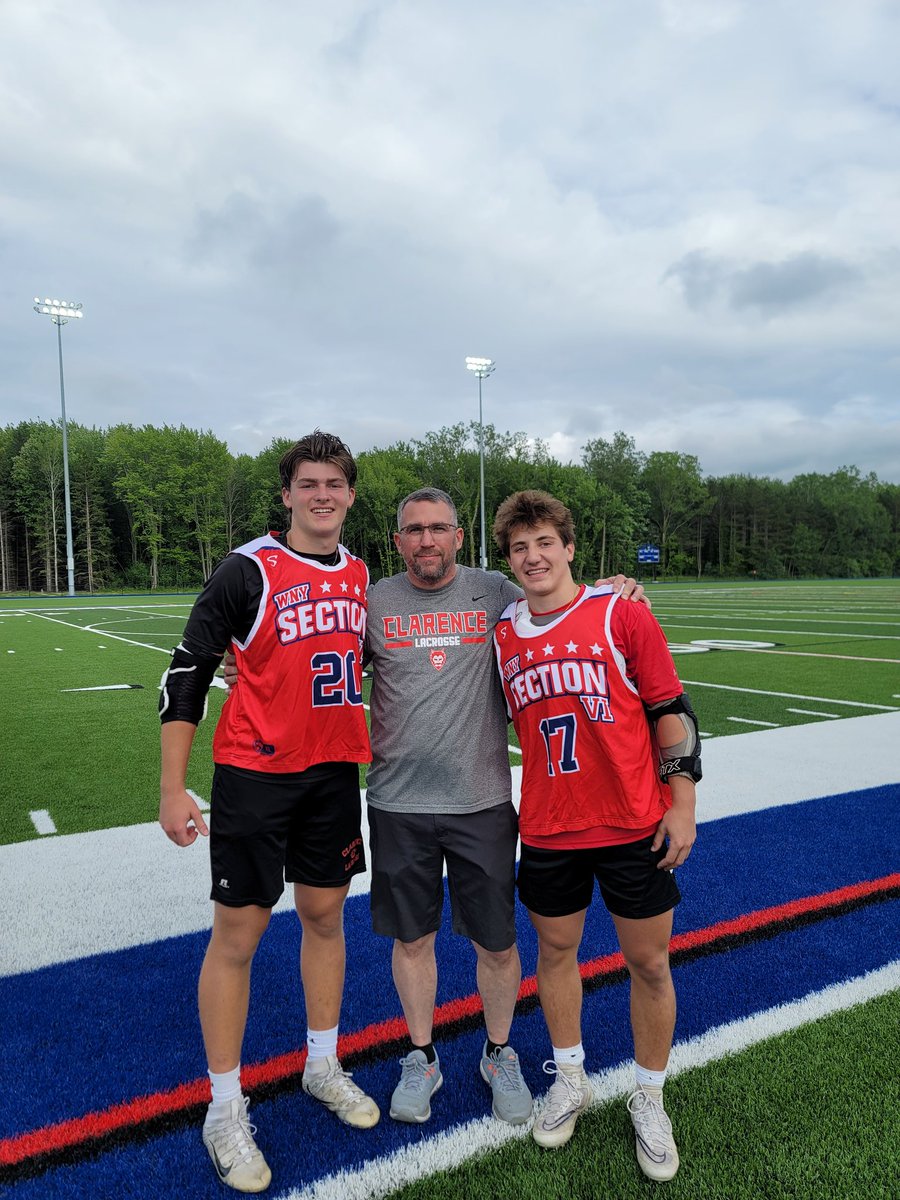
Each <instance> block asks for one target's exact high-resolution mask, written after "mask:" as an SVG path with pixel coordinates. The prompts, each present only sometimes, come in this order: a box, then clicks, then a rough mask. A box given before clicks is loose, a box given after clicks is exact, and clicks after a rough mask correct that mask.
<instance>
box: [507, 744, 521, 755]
mask: <svg viewBox="0 0 900 1200" xmlns="http://www.w3.org/2000/svg"><path fill="white" fill-rule="evenodd" d="M506 748H507V750H509V752H510V753H511V754H521V753H522V747H521V746H507V747H506Z"/></svg>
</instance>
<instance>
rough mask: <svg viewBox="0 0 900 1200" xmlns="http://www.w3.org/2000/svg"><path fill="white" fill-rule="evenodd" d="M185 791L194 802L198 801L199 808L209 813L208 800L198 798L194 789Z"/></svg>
mask: <svg viewBox="0 0 900 1200" xmlns="http://www.w3.org/2000/svg"><path fill="white" fill-rule="evenodd" d="M184 790H185V791H186V792H187V794H188V795H189V796H190V798H191V799H192V800H194V801H196V804H197V807H198V808H202V809H203V811H204V812H209V802H208V801H207V800H204V799H203V797H202V796H198V795H197V793H196V792H195V791H194V789H193V788H185V789H184Z"/></svg>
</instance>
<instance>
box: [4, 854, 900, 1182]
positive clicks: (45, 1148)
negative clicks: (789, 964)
mask: <svg viewBox="0 0 900 1200" xmlns="http://www.w3.org/2000/svg"><path fill="white" fill-rule="evenodd" d="M896 888H900V872H898V873H896V874H893V875H885V876H883V878H881V879H871V880H866V881H864V882H862V883H854V884H850V885H849V886H848V887H842V888H837V889H835V890H834V891H831V892H823V893H821V894H820V895H816V896H804V897H801V898H800V899H799V900H791V901H789V902H788V903H787V904H777V905H774V906H773V907H771V908H761V909H757V910H756V911H755V912H751V913H745V914H744V915H743V916H740V917H734V918H732V919H731V920H728V921H719V922H717V923H716V924H715V925H708V926H707V927H706V928H705V929H694V930H689V931H688V932H687V933H679V934H676V935H675V936H674V937H673V938H672V941H671V943H670V950H671V952H672V953H673V954H675V953H677V952H678V951H682V950H694V949H697V948H698V947H701V946H709V945H712V944H714V943H716V942H718V941H724V940H726V939H728V938H731V937H735V936H738V935H740V934H744V933H750V932H753V931H754V930H759V929H764V928H766V927H769V928H777V927H778V926H779V925H784V924H786V923H787V922H789V921H791V920H794V919H796V918H797V917H801V916H806V915H809V914H810V913H817V912H823V911H825V910H827V909H830V908H836V907H839V906H840V905H842V904H847V903H852V902H853V901H856V900H863V899H866V898H867V897H870V896H876V895H878V894H879V893H884V892H889V891H891V890H892V889H896ZM624 968H625V960H624V958H623V957H622V955H621V953H620V952H618V951H617V952H616V953H614V954H605V955H603V957H602V958H595V959H591V960H590V961H589V962H585V963H582V964H581V966H580V971H581V975H582V977H583V978H584V979H597V978H599V977H601V976H603V975H611V974H614V973H615V972H616V971H621V970H624ZM536 994H537V980H536V978H535V976H534V975H530V976H528V978H527V979H523V980H522V986H521V988H520V989H519V999H520V1000H522V999H528V998H530V997H533V996H535V995H536ZM479 1012H481V997H480V996H479V995H478V994H477V993H473V994H472V995H470V996H462V997H460V998H459V999H456V1000H448V1001H447V1002H446V1003H445V1004H441V1005H439V1006H438V1007H437V1008H436V1009H435V1014H434V1028H435V1030H436V1031H439V1030H441V1029H442V1028H445V1027H446V1026H448V1025H452V1024H454V1023H455V1022H457V1021H461V1020H465V1019H466V1018H468V1017H472V1016H475V1015H476V1014H478V1013H479ZM405 1037H406V1022H405V1021H404V1020H403V1018H402V1017H391V1018H390V1019H389V1020H387V1021H379V1022H377V1023H375V1024H372V1025H367V1026H366V1027H365V1028H364V1029H360V1030H357V1031H356V1032H354V1033H347V1034H344V1035H343V1036H342V1037H341V1039H340V1041H339V1044H338V1052H339V1054H340V1055H341V1056H342V1057H348V1056H351V1055H354V1054H358V1053H360V1052H362V1051H366V1050H372V1049H373V1048H375V1047H378V1046H386V1045H389V1044H390V1043H391V1042H399V1041H402V1040H403V1039H404V1038H405ZM305 1062H306V1051H305V1050H294V1051H291V1052H290V1053H288V1054H280V1055H278V1056H277V1057H275V1058H271V1059H268V1060H267V1061H266V1062H262V1063H256V1064H254V1065H252V1066H247V1067H243V1068H242V1069H241V1078H242V1082H243V1084H244V1086H245V1087H246V1088H249V1089H252V1088H254V1087H258V1086H260V1085H262V1084H271V1083H277V1082H279V1081H280V1080H282V1079H288V1078H291V1077H296V1076H297V1075H299V1074H300V1072H301V1071H302V1070H303V1064H304V1063H305ZM208 1100H209V1082H208V1081H207V1080H206V1079H195V1080H193V1081H192V1082H191V1083H184V1084H180V1085H179V1086H178V1087H176V1088H173V1089H172V1090H171V1091H168V1092H155V1093H154V1094H153V1095H152V1096H141V1097H139V1098H138V1099H135V1100H129V1101H127V1102H125V1103H123V1104H115V1105H113V1106H112V1107H111V1108H107V1109H104V1110H103V1111H102V1112H95V1113H87V1114H86V1115H85V1116H83V1117H75V1118H72V1119H71V1120H68V1121H62V1122H60V1123H59V1124H56V1125H47V1126H45V1127H44V1128H42V1129H35V1130H33V1131H31V1132H30V1133H22V1134H17V1135H16V1136H14V1137H10V1138H4V1139H3V1140H2V1141H0V1166H14V1165H16V1164H19V1163H22V1162H25V1161H26V1160H28V1159H30V1158H36V1157H38V1156H39V1155H42V1154H48V1153H52V1152H54V1151H60V1150H65V1149H68V1148H70V1147H73V1146H79V1145H85V1144H88V1143H90V1142H93V1141H96V1140H98V1139H99V1138H102V1137H104V1136H105V1135H107V1134H110V1133H115V1132H116V1131H117V1130H120V1129H124V1128H128V1127H129V1126H138V1125H143V1124H145V1123H146V1122H148V1121H151V1120H153V1119H154V1118H156V1117H165V1116H170V1115H172V1114H174V1113H178V1112H180V1111H182V1110H184V1109H188V1108H192V1107H194V1106H195V1105H199V1104H205V1103H207V1102H208Z"/></svg>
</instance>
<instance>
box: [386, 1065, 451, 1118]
mask: <svg viewBox="0 0 900 1200" xmlns="http://www.w3.org/2000/svg"><path fill="white" fill-rule="evenodd" d="M400 1066H401V1068H402V1070H401V1072H400V1082H399V1083H398V1084H397V1086H396V1087H395V1088H394V1094H393V1096H391V1116H392V1117H393V1118H394V1120H395V1121H413V1122H417V1123H418V1124H419V1125H421V1124H422V1122H423V1121H427V1120H428V1118H429V1117H430V1116H431V1097H432V1096H433V1095H434V1093H435V1092H436V1091H437V1090H438V1088H439V1087H440V1086H441V1084H442V1083H443V1082H444V1077H443V1075H442V1074H441V1061H440V1059H439V1058H438V1057H437V1056H436V1055H435V1059H434V1062H433V1063H430V1062H429V1061H428V1060H427V1059H426V1057H425V1053H424V1051H422V1050H413V1051H411V1052H410V1053H409V1054H407V1056H406V1058H401V1059H400Z"/></svg>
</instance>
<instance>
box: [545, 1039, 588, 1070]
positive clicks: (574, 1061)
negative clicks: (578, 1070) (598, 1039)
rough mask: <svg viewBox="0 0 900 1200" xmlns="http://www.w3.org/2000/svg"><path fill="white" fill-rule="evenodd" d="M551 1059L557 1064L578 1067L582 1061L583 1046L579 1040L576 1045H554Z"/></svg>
mask: <svg viewBox="0 0 900 1200" xmlns="http://www.w3.org/2000/svg"><path fill="white" fill-rule="evenodd" d="M553 1061H554V1062H555V1063H556V1064H557V1066H566V1067H580V1066H581V1065H582V1064H583V1063H584V1046H583V1045H582V1044H581V1042H579V1043H578V1045H577V1046H565V1047H563V1048H562V1049H560V1048H559V1047H558V1046H554V1047H553Z"/></svg>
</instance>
